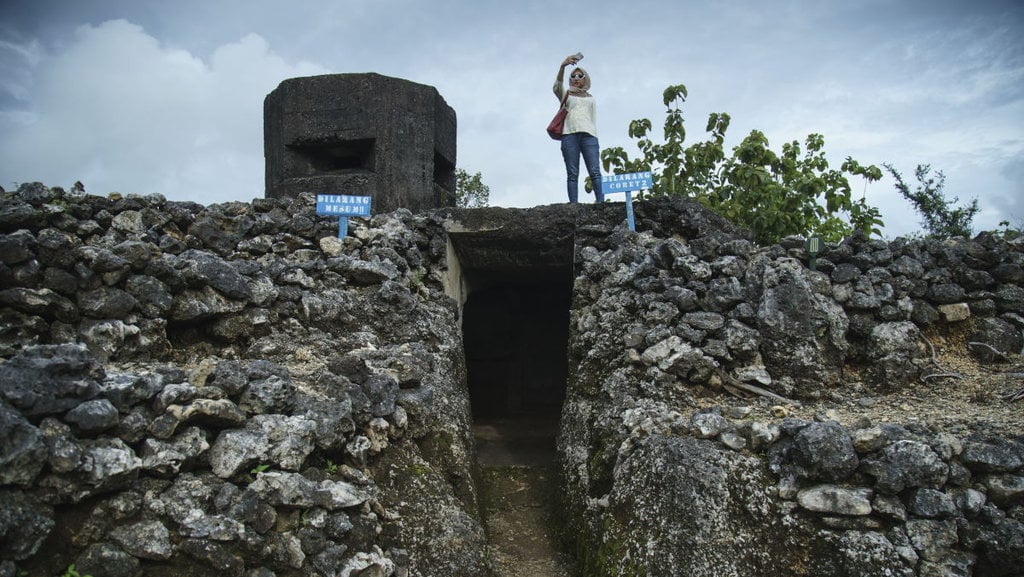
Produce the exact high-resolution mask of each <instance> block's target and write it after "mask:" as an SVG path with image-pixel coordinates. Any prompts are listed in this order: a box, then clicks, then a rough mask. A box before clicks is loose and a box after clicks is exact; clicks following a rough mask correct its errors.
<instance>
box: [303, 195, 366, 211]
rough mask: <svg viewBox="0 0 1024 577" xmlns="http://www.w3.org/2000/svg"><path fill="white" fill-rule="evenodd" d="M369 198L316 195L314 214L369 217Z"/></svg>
mask: <svg viewBox="0 0 1024 577" xmlns="http://www.w3.org/2000/svg"><path fill="white" fill-rule="evenodd" d="M372 200H373V197H371V196H352V195H349V194H318V195H316V213H317V214H326V215H331V216H370V204H371V201H372Z"/></svg>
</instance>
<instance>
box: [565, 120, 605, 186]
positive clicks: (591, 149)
mask: <svg viewBox="0 0 1024 577" xmlns="http://www.w3.org/2000/svg"><path fill="white" fill-rule="evenodd" d="M581 153H582V154H583V162H585V163H586V164H587V173H588V174H589V175H590V182H591V183H592V184H593V186H594V202H604V193H602V192H601V146H600V145H599V144H598V142H597V137H596V136H594V135H592V134H587V133H586V132H573V133H572V134H565V135H563V136H562V158H564V159H565V174H566V176H567V177H568V178H567V179H566V188H567V190H568V192H569V202H577V201H578V200H579V178H580V154H581Z"/></svg>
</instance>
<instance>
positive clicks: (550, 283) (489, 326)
mask: <svg viewBox="0 0 1024 577" xmlns="http://www.w3.org/2000/svg"><path fill="white" fill-rule="evenodd" d="M544 210H545V209H544V208H539V209H528V210H516V209H475V210H472V211H465V212H463V213H459V214H458V216H460V217H462V218H460V219H459V220H458V221H455V220H454V219H453V220H450V221H448V222H447V223H446V231H447V233H448V240H449V255H448V256H449V272H450V273H451V275H452V278H451V279H449V290H450V291H451V292H452V293H454V294H453V296H456V298H458V299H459V301H460V302H461V303H462V306H461V315H462V336H463V347H464V353H465V361H466V372H467V384H468V389H469V397H470V405H471V409H472V414H473V422H474V433H475V434H476V437H477V452H478V460H479V461H480V464H481V465H483V466H505V465H548V464H550V463H552V462H553V461H554V458H555V438H556V436H557V431H558V421H559V417H560V415H561V409H562V402H563V400H564V399H565V393H566V381H567V378H568V359H567V353H568V342H569V319H570V308H571V305H572V287H573V284H572V283H573V257H574V245H573V231H574V228H575V222H574V220H573V214H572V213H571V212H565V211H563V212H544ZM538 211H539V212H541V214H538Z"/></svg>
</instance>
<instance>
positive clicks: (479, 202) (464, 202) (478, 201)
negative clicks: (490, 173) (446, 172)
mask: <svg viewBox="0 0 1024 577" xmlns="http://www.w3.org/2000/svg"><path fill="white" fill-rule="evenodd" d="M490 198H491V187H489V186H487V185H486V184H484V183H483V180H481V177H480V173H479V172H478V173H476V174H474V175H472V176H471V175H470V174H469V173H468V172H466V171H465V170H463V169H461V168H457V169H455V206H460V207H463V208H483V207H485V206H487V203H488V202H490Z"/></svg>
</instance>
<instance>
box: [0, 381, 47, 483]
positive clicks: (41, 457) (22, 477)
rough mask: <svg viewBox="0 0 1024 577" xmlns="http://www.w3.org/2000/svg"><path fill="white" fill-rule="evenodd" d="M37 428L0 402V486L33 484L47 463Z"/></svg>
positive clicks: (40, 435)
mask: <svg viewBox="0 0 1024 577" xmlns="http://www.w3.org/2000/svg"><path fill="white" fill-rule="evenodd" d="M46 454H47V451H46V445H44V444H43V436H42V434H40V432H39V429H38V428H36V427H35V426H34V425H32V423H30V422H28V420H27V419H25V418H24V417H23V416H22V415H21V413H20V412H18V411H17V410H15V409H14V408H13V407H11V406H10V405H8V404H7V403H5V402H3V401H0V485H21V486H23V487H25V486H30V485H32V482H33V481H34V480H35V478H36V476H38V475H39V473H40V472H41V471H42V469H43V466H44V465H45V464H46Z"/></svg>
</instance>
